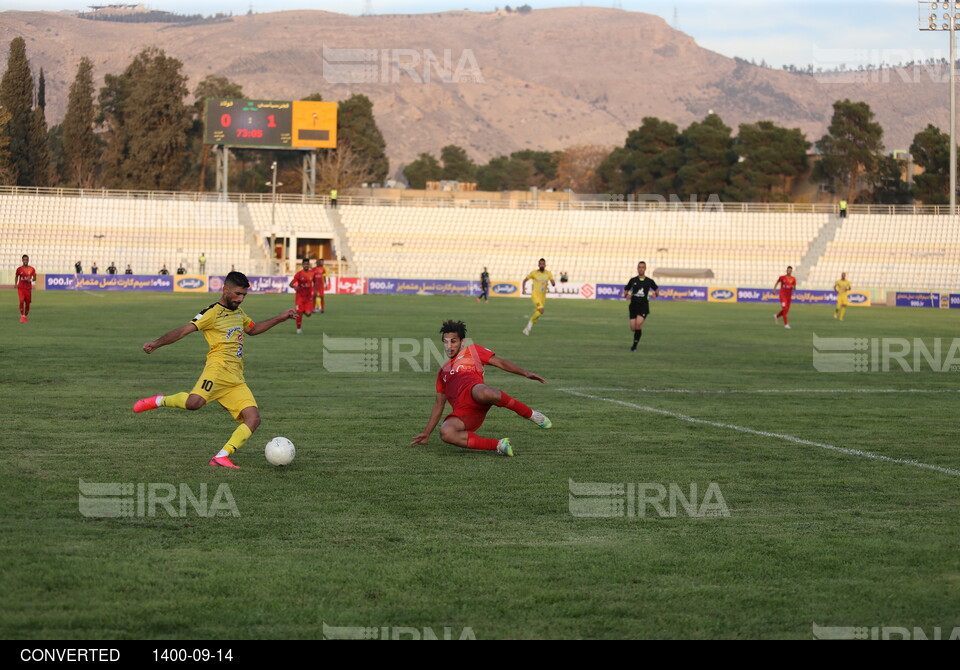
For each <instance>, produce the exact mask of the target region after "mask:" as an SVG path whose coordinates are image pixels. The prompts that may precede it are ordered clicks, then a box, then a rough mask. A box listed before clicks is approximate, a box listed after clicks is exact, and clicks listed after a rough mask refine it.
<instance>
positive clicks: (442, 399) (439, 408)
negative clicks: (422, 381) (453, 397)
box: [410, 393, 447, 444]
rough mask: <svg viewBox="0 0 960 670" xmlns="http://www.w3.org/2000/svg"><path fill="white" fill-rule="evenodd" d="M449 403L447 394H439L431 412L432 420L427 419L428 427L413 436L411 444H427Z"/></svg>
mask: <svg viewBox="0 0 960 670" xmlns="http://www.w3.org/2000/svg"><path fill="white" fill-rule="evenodd" d="M446 404H447V396H446V395H445V394H443V393H438V394H437V399H436V400H435V401H434V403H433V410H432V411H431V412H430V420H429V421H427V427H426V428H424V429H423V432H422V433H420V434H419V435H417V436H416V437H415V438H413V442H411V443H410V444H426V443H427V440H429V439H430V433H432V432H433V429H434V428H436V427H437V424H438V423H440V416H441V415H442V414H443V407H444V405H446Z"/></svg>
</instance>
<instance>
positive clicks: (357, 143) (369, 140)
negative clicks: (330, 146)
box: [337, 94, 390, 182]
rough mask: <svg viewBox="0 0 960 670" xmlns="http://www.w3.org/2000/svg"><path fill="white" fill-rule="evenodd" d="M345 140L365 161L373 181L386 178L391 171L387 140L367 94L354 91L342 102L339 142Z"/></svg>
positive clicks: (338, 120)
mask: <svg viewBox="0 0 960 670" xmlns="http://www.w3.org/2000/svg"><path fill="white" fill-rule="evenodd" d="M341 143H346V144H348V145H350V148H351V149H352V150H353V152H354V153H356V154H357V156H358V158H360V159H361V160H362V161H363V162H364V163H365V164H366V165H368V166H369V169H370V176H371V178H372V179H373V180H374V181H377V182H383V181H384V180H385V179H386V178H387V174H388V173H389V171H390V162H389V160H388V159H387V153H386V149H387V143H386V141H385V140H384V139H383V134H382V133H381V132H380V129H379V128H378V127H377V122H376V120H375V119H374V117H373V103H372V102H371V101H370V98H368V97H367V96H365V95H360V94H355V95H352V96H350V97H349V98H347V99H346V100H344V101H343V102H341V103H340V105H339V110H338V112H337V144H338V145H339V144H341Z"/></svg>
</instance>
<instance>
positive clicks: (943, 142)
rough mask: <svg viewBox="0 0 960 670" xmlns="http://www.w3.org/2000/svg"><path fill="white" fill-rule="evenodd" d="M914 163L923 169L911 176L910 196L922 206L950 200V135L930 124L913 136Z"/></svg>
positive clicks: (945, 203) (945, 202)
mask: <svg viewBox="0 0 960 670" xmlns="http://www.w3.org/2000/svg"><path fill="white" fill-rule="evenodd" d="M910 155H911V156H913V162H914V163H915V164H916V165H917V166H918V167H920V168H923V172H922V173H921V174H918V175H916V176H915V177H914V178H913V195H914V197H915V198H916V199H917V200H921V201H922V202H923V203H924V204H925V205H947V204H949V203H950V136H949V135H947V134H946V133H941V132H940V129H939V128H937V127H936V126H934V125H932V124H930V125H927V127H926V128H924V129H923V130H921V131H920V132H919V133H917V134H916V135H914V136H913V143H912V144H911V145H910Z"/></svg>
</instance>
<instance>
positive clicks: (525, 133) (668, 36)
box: [0, 7, 948, 173]
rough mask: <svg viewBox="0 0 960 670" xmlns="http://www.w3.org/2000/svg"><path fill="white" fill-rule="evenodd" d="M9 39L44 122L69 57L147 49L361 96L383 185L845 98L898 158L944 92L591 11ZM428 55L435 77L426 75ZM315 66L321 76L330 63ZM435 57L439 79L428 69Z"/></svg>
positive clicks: (266, 83) (66, 81)
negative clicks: (869, 116) (341, 52)
mask: <svg viewBox="0 0 960 670" xmlns="http://www.w3.org/2000/svg"><path fill="white" fill-rule="evenodd" d="M17 35H21V36H23V37H24V38H25V39H26V42H27V55H28V57H29V58H30V61H31V65H32V66H33V68H34V71H35V73H36V72H37V71H38V70H39V68H41V67H42V68H43V69H44V71H45V74H46V78H47V100H48V115H47V117H48V122H50V123H57V122H59V121H60V120H61V119H62V117H63V113H64V110H65V107H66V99H67V92H68V89H69V85H70V82H71V81H72V80H73V77H74V75H75V73H76V68H77V64H78V62H79V60H80V57H81V56H88V57H90V58H91V59H92V60H93V62H94V66H95V75H96V77H97V78H98V85H99V83H102V79H103V76H104V75H105V74H107V73H113V74H116V73H120V72H122V71H123V69H124V68H125V67H126V66H127V64H129V62H130V61H131V60H132V58H133V57H134V55H135V54H136V53H137V52H139V51H140V50H141V49H142V48H143V47H145V46H157V47H160V48H161V49H163V50H164V51H166V53H167V54H168V55H171V56H175V57H176V58H178V59H180V60H181V61H183V63H184V71H185V74H187V75H188V76H189V82H188V86H189V87H190V88H191V90H192V89H193V87H194V86H195V85H196V83H197V82H198V81H199V80H200V79H202V78H203V77H204V76H206V75H208V74H215V75H222V76H226V77H229V78H230V79H231V80H234V81H236V82H238V83H240V84H241V85H242V86H243V90H244V92H245V94H246V95H247V96H249V97H255V98H273V99H294V98H298V97H301V96H304V95H307V94H309V93H313V92H319V93H322V94H323V96H324V99H326V100H340V99H343V98H345V97H347V96H349V95H350V94H351V93H363V94H365V95H367V96H369V97H370V98H371V99H372V100H373V102H374V112H375V114H376V116H377V122H378V123H379V125H380V128H381V129H382V130H383V133H384V136H385V137H386V140H387V150H388V153H389V156H390V161H391V173H395V172H396V171H397V169H398V168H399V167H400V166H401V165H402V164H403V163H406V162H409V161H410V160H412V159H413V158H415V157H416V155H417V154H418V153H420V152H421V151H430V152H433V153H434V154H435V155H438V154H439V149H440V147H442V146H444V145H446V144H451V143H452V144H458V145H461V146H463V147H465V148H467V150H468V151H469V153H470V154H471V156H472V157H473V158H474V159H476V160H478V161H484V162H485V161H486V160H488V159H489V158H491V157H493V156H496V155H500V154H504V153H509V152H511V151H516V150H519V149H527V148H532V149H562V148H564V147H566V146H570V145H573V144H583V143H591V144H592V143H597V144H604V145H611V146H612V145H619V144H622V143H623V140H624V138H625V136H626V133H627V132H628V131H629V130H631V129H633V128H636V127H637V126H639V125H640V123H641V119H642V118H643V117H644V116H649V115H653V116H658V117H660V118H663V119H667V120H669V121H672V122H674V123H676V124H678V125H679V126H680V127H681V128H682V127H684V126H686V125H687V124H689V123H690V122H691V121H695V120H699V119H702V118H703V117H704V116H705V115H706V114H707V113H708V111H709V110H713V111H715V112H716V113H718V114H719V115H720V116H721V117H722V118H723V120H724V121H725V122H726V123H727V125H729V126H731V127H733V128H734V130H736V127H737V124H740V123H749V122H754V121H758V120H761V119H770V120H772V121H775V122H776V123H778V124H781V125H784V126H787V127H799V128H801V129H802V130H803V131H804V132H805V133H806V134H807V138H808V139H809V140H811V141H813V140H816V139H818V138H819V137H820V136H821V135H822V134H823V133H824V132H825V129H826V125H827V123H828V122H829V118H830V114H831V112H832V110H831V104H832V103H833V102H834V100H836V99H838V98H844V97H849V98H851V99H853V100H864V101H866V102H868V103H869V104H870V106H871V108H872V109H873V110H874V112H875V113H876V114H877V118H878V120H879V121H880V123H881V124H882V125H883V127H884V130H885V143H886V146H887V148H888V149H889V150H893V149H907V148H908V147H909V145H910V142H911V140H912V138H913V135H914V133H916V132H917V131H918V130H920V129H922V128H923V127H924V126H925V125H926V124H927V123H934V124H936V125H938V126H939V127H940V128H942V129H944V130H946V128H947V125H948V112H947V84H946V83H943V82H941V81H932V78H931V77H930V76H927V75H926V74H925V73H922V72H919V71H918V72H917V73H915V74H914V73H910V74H909V75H908V74H907V73H902V76H901V73H897V72H895V71H894V72H891V71H889V70H888V71H884V72H874V73H870V74H871V75H872V78H873V79H875V80H879V81H866V82H852V81H849V80H850V79H852V77H851V75H849V74H847V75H845V76H844V75H836V76H833V77H823V78H820V80H819V81H818V79H815V78H814V77H810V76H805V75H796V74H789V73H786V72H782V71H778V70H769V69H764V68H759V67H755V66H751V65H747V64H745V63H743V62H738V61H734V60H733V59H731V58H727V57H725V56H721V55H720V54H717V53H715V52H712V51H709V50H707V49H703V48H701V47H700V46H698V45H697V44H696V42H695V41H694V40H693V39H692V38H691V37H689V36H688V35H686V34H684V33H682V32H678V31H676V30H674V29H673V28H671V27H670V26H669V25H668V24H667V23H666V22H665V21H663V20H662V19H660V18H659V17H655V16H652V15H649V14H642V13H636V12H626V11H622V10H614V9H602V8H596V7H571V8H562V9H550V10H537V11H534V12H532V13H530V14H526V15H516V14H511V15H506V14H503V13H500V14H494V13H476V12H447V13H443V14H421V15H393V16H371V17H354V16H345V15H340V14H333V13H329V12H322V11H296V12H278V13H270V14H255V15H250V16H237V17H234V18H233V20H232V21H229V22H226V23H219V24H212V25H195V26H176V25H165V24H157V23H143V24H136V23H134V24H129V23H111V22H104V21H87V20H83V19H79V18H76V17H72V16H69V15H65V14H58V13H50V12H12V11H8V12H3V13H0V42H2V45H3V49H4V53H5V52H6V45H7V44H9V42H10V40H11V39H13V38H14V37H15V36H17ZM324 47H327V48H328V49H330V48H333V49H343V48H355V49H359V48H362V49H365V50H372V51H366V52H363V54H362V55H361V56H359V58H360V59H362V61H363V62H362V63H360V67H359V69H358V68H354V69H353V70H350V72H353V73H357V72H363V73H365V74H364V77H363V78H365V79H366V80H367V81H365V82H363V83H354V84H342V83H333V82H331V81H328V79H330V77H327V78H325V77H324V51H323V49H324ZM428 50H429V53H431V54H433V55H435V56H436V58H437V59H438V60H439V61H440V67H439V68H437V67H434V68H430V67H429V66H427V67H425V66H424V64H423V62H422V58H423V56H424V55H426V54H428ZM327 54H328V64H329V63H330V62H331V61H332V60H333V58H332V57H330V53H329V52H327ZM445 57H446V58H447V61H448V63H449V65H448V67H447V68H446V69H447V73H446V76H443V74H442V73H438V70H443V69H444V67H443V62H444V59H445ZM350 58H352V59H355V60H356V59H357V58H358V56H356V55H354V56H350ZM415 59H420V60H421V62H420V63H415V62H412V61H414V60H415ZM340 60H341V61H345V60H348V59H345V58H343V57H342V56H341V57H340ZM398 63H399V64H400V66H398ZM404 63H406V64H408V67H407V68H406V69H404V68H403V67H401V66H402V65H403V64H404ZM364 65H367V66H369V67H367V68H366V69H363V66H364ZM458 66H459V68H458ZM477 70H479V77H477V76H475V75H476V74H477ZM340 72H341V73H342V72H343V70H342V69H341V70H340ZM329 73H330V71H329V70H328V74H329ZM454 74H460V75H464V74H466V75H471V76H461V77H455V76H453V75H454ZM868 78H869V77H868ZM885 78H886V79H887V80H886V81H884V79H885ZM452 79H458V81H451V80H452ZM476 79H482V82H480V81H476ZM904 79H907V81H904ZM445 80H446V81H445Z"/></svg>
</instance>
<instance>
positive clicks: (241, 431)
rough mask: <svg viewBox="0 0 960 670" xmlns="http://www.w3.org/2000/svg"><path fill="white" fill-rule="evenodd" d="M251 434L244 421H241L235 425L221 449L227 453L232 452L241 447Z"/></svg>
mask: <svg viewBox="0 0 960 670" xmlns="http://www.w3.org/2000/svg"><path fill="white" fill-rule="evenodd" d="M251 435H253V431H251V430H250V428H249V427H248V426H247V424H245V423H241V424H240V425H239V426H237V429H236V430H235V431H233V435H231V436H230V439H229V440H228V441H227V443H226V444H225V445H223V451H225V452H227V453H228V454H232V453H233V452H235V451H236V450H237V449H239V448H240V447H242V446H243V445H244V444H246V443H247V440H249V439H250V436H251Z"/></svg>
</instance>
